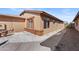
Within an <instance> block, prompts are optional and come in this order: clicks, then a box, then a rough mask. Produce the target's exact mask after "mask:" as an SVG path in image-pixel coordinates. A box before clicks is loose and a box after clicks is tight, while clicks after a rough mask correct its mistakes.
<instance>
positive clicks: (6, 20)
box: [0, 17, 25, 32]
mask: <svg viewBox="0 0 79 59" xmlns="http://www.w3.org/2000/svg"><path fill="white" fill-rule="evenodd" d="M0 24H6V25H7V30H11V29H14V31H15V32H19V31H24V26H25V21H24V20H22V19H17V18H10V17H0Z"/></svg>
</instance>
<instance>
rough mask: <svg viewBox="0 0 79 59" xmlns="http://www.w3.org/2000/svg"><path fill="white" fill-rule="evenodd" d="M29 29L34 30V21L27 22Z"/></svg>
mask: <svg viewBox="0 0 79 59" xmlns="http://www.w3.org/2000/svg"><path fill="white" fill-rule="evenodd" d="M27 28H29V29H31V28H33V20H32V19H28V20H27Z"/></svg>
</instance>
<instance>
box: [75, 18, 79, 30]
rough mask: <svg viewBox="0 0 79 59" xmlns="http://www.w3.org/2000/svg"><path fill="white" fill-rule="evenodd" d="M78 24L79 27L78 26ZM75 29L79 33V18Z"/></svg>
mask: <svg viewBox="0 0 79 59" xmlns="http://www.w3.org/2000/svg"><path fill="white" fill-rule="evenodd" d="M76 24H77V25H76ZM75 29H76V30H77V31H79V18H77V20H75Z"/></svg>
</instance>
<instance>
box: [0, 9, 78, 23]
mask: <svg viewBox="0 0 79 59" xmlns="http://www.w3.org/2000/svg"><path fill="white" fill-rule="evenodd" d="M23 10H42V11H46V12H48V13H49V14H51V15H53V16H55V17H57V18H59V19H61V20H63V21H67V22H71V21H72V20H73V19H74V17H75V15H76V14H77V12H78V11H79V8H0V14H12V15H19V14H20V13H21V12H22V11H23Z"/></svg>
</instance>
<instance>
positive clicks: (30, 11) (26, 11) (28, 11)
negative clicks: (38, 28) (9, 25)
mask: <svg viewBox="0 0 79 59" xmlns="http://www.w3.org/2000/svg"><path fill="white" fill-rule="evenodd" d="M24 13H36V14H43V15H47V16H48V17H51V18H54V19H55V20H57V21H60V22H64V21H62V20H60V19H58V18H57V17H55V16H53V15H50V14H48V13H47V12H44V11H38V10H24V11H23V12H22V13H21V14H20V16H21V15H22V14H24Z"/></svg>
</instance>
